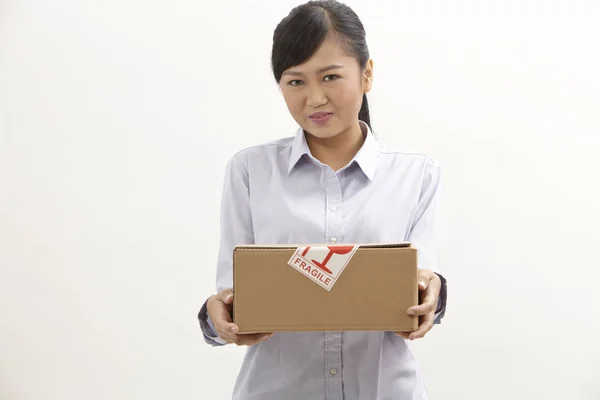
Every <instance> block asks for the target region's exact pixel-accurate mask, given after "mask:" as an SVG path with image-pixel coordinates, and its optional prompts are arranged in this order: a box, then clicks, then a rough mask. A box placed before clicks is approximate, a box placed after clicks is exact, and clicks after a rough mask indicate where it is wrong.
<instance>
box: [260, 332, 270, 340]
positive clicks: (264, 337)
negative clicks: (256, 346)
mask: <svg viewBox="0 0 600 400" xmlns="http://www.w3.org/2000/svg"><path fill="white" fill-rule="evenodd" d="M269 337H271V335H270V334H268V333H267V334H266V335H264V336H263V337H262V340H267V339H268V338H269Z"/></svg>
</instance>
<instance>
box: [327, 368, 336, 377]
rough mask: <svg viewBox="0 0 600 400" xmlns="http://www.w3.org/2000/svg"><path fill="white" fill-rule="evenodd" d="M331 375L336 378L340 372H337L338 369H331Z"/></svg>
mask: <svg viewBox="0 0 600 400" xmlns="http://www.w3.org/2000/svg"><path fill="white" fill-rule="evenodd" d="M329 373H330V374H331V376H336V375H337V373H338V370H337V369H335V368H331V369H330V370H329Z"/></svg>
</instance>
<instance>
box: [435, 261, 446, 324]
mask: <svg viewBox="0 0 600 400" xmlns="http://www.w3.org/2000/svg"><path fill="white" fill-rule="evenodd" d="M435 274H436V275H437V276H439V278H440V281H441V282H442V287H441V288H440V295H439V296H438V305H437V309H436V310H435V319H434V321H433V323H434V324H440V323H441V322H442V318H444V315H446V300H447V295H448V288H447V284H446V278H444V277H443V276H442V275H441V274H438V273H437V272H436V273H435Z"/></svg>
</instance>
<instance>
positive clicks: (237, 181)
mask: <svg viewBox="0 0 600 400" xmlns="http://www.w3.org/2000/svg"><path fill="white" fill-rule="evenodd" d="M247 161H248V159H247V156H246V154H245V153H244V152H240V153H238V154H236V155H235V156H234V157H232V158H231V159H230V160H229V162H228V163H227V166H226V168H225V178H224V182H223V191H222V195H221V211H220V239H219V250H218V257H217V279H216V289H217V293H218V292H220V291H222V290H224V289H232V288H233V249H234V248H235V246H237V245H243V244H254V232H253V226H252V214H251V211H250V185H249V175H248V162H247ZM198 319H199V321H200V327H201V329H202V332H203V334H204V338H205V340H206V342H207V343H209V344H211V345H222V344H225V342H223V341H222V340H221V339H219V338H218V336H217V335H216V334H215V329H214V326H213V324H212V321H210V318H209V317H208V313H207V312H206V302H205V303H204V305H203V306H202V309H201V310H200V312H199V313H198Z"/></svg>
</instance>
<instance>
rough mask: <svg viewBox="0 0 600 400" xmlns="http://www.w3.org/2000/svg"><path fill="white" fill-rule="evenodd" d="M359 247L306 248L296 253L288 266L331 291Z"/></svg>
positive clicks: (297, 250)
mask: <svg viewBox="0 0 600 400" xmlns="http://www.w3.org/2000/svg"><path fill="white" fill-rule="evenodd" d="M358 247H359V246H357V245H355V246H352V245H335V246H305V247H299V248H298V249H296V251H295V252H294V255H293V256H292V258H290V261H288V264H289V265H290V266H292V267H293V268H295V269H296V270H298V271H299V272H301V273H302V274H304V276H306V277H307V278H309V279H311V280H312V281H314V282H315V283H317V284H318V285H320V286H321V287H323V288H324V289H326V290H331V288H332V287H333V285H334V284H335V282H336V281H337V279H338V278H339V277H340V275H341V274H342V272H343V271H344V268H346V265H348V263H349V262H350V260H351V259H352V256H353V255H354V253H356V250H357V249H358Z"/></svg>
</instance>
